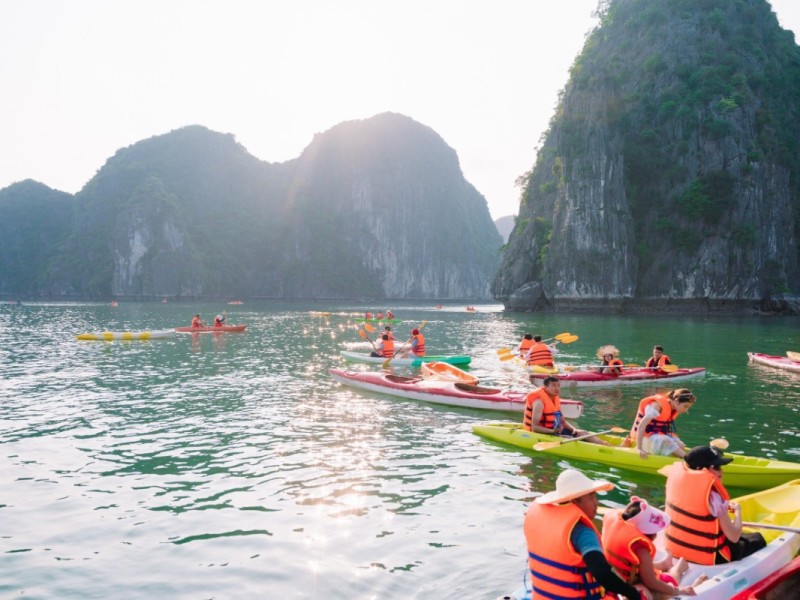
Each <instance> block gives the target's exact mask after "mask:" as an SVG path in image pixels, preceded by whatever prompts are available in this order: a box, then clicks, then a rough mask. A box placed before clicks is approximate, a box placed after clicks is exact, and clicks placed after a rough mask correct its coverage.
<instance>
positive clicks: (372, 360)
mask: <svg viewBox="0 0 800 600" xmlns="http://www.w3.org/2000/svg"><path fill="white" fill-rule="evenodd" d="M340 354H341V355H342V356H344V357H345V359H347V360H349V361H352V362H361V363H369V364H374V365H378V364H383V363H385V362H386V359H385V358H383V357H381V356H370V355H369V354H362V353H360V352H350V351H349V350H342V351H341V352H340ZM471 360H472V359H471V358H470V357H469V356H465V355H454V356H422V357H419V356H415V357H413V358H412V357H408V358H402V357H399V356H398V357H397V358H393V359H392V363H391V364H393V365H396V366H400V365H406V366H411V367H418V366H420V365H421V364H422V363H424V362H434V361H438V362H446V363H449V364H451V365H462V366H463V365H468V364H469V363H470V361H471Z"/></svg>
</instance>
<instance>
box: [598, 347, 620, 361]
mask: <svg viewBox="0 0 800 600" xmlns="http://www.w3.org/2000/svg"><path fill="white" fill-rule="evenodd" d="M606 354H611V355H612V356H613V357H614V358H616V357H617V356H619V350H617V347H616V346H612V345H611V344H606V345H605V346H600V347H599V348H598V349H597V358H599V359H600V360H603V359H604V358H605V357H606Z"/></svg>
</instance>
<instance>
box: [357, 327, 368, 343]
mask: <svg viewBox="0 0 800 600" xmlns="http://www.w3.org/2000/svg"><path fill="white" fill-rule="evenodd" d="M358 335H360V336H361V339H362V340H365V339H367V334H366V333H364V330H363V329H359V330H358Z"/></svg>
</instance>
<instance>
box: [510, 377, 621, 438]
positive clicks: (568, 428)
mask: <svg viewBox="0 0 800 600" xmlns="http://www.w3.org/2000/svg"><path fill="white" fill-rule="evenodd" d="M560 391H561V382H560V381H559V380H558V377H552V376H551V377H547V378H545V380H544V382H543V385H542V387H540V388H537V389H535V390H533V391H532V392H530V393H529V394H528V395H527V396H525V413H524V415H523V417H522V426H523V427H524V428H525V429H527V430H528V431H535V432H536V433H547V434H550V435H561V436H565V437H578V436H584V435H586V434H587V433H588V432H586V431H584V430H582V429H578V428H577V427H575V426H574V425H572V424H571V423H570V422H569V421H567V418H566V417H565V416H564V415H563V414H562V413H561V398H560V397H559V392H560ZM584 441H585V442H590V443H592V444H600V445H602V446H608V442H606V441H604V440H601V439H600V438H598V437H596V436H590V437H587V438H586V439H585V440H584Z"/></svg>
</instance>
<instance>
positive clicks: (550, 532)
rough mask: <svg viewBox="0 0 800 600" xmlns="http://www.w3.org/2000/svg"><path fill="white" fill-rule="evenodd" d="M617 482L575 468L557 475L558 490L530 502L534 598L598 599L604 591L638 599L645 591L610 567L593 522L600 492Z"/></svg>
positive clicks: (527, 520)
mask: <svg viewBox="0 0 800 600" xmlns="http://www.w3.org/2000/svg"><path fill="white" fill-rule="evenodd" d="M613 488H614V485H613V484H612V483H610V482H608V481H605V480H603V479H600V480H592V479H589V478H588V477H587V476H586V475H584V474H583V473H581V472H580V471H578V470H576V469H566V470H564V471H562V472H561V474H559V476H558V479H556V489H555V490H554V491H552V492H548V493H547V494H543V495H541V496H539V497H538V498H536V499H535V500H534V501H533V502H531V504H530V506H529V507H528V511H527V512H526V513H525V522H524V529H525V540H526V542H527V546H528V567H529V569H530V574H531V587H532V589H533V591H532V593H531V598H532V600H539V599H544V598H595V599H598V600H599V599H600V598H603V597H604V590H605V592H614V593H616V594H621V595H622V596H624V597H625V598H628V599H629V600H639V599H640V598H641V594H640V593H639V590H637V589H636V588H635V587H633V586H632V585H630V584H628V583H626V582H624V581H623V580H622V579H620V578H619V577H618V576H617V575H616V574H615V573H614V571H612V569H611V565H609V564H608V561H607V560H606V557H605V555H604V554H603V547H602V544H601V542H600V533H599V532H598V531H597V528H596V527H595V526H594V523H593V519H594V517H595V516H596V515H597V506H598V501H597V492H607V491H608V490H611V489H613Z"/></svg>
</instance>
